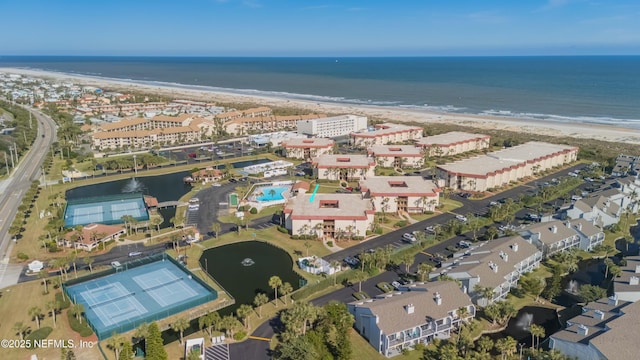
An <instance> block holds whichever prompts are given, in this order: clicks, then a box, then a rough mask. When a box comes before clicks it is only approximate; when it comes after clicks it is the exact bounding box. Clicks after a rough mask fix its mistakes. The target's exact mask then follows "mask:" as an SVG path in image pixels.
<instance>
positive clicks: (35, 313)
mask: <svg viewBox="0 0 640 360" xmlns="http://www.w3.org/2000/svg"><path fill="white" fill-rule="evenodd" d="M42 315H44V314H43V313H42V309H40V307H38V306H32V307H31V308H29V316H31V317H32V318H33V319H35V320H36V327H37V328H38V329H40V318H41V317H42Z"/></svg>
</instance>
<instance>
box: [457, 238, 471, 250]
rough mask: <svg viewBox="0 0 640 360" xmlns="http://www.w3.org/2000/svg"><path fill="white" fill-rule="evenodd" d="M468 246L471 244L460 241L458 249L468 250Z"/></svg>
mask: <svg viewBox="0 0 640 360" xmlns="http://www.w3.org/2000/svg"><path fill="white" fill-rule="evenodd" d="M470 246H471V243H469V242H468V241H464V240H462V241H460V242H458V247H459V248H461V249H466V248H468V247H470Z"/></svg>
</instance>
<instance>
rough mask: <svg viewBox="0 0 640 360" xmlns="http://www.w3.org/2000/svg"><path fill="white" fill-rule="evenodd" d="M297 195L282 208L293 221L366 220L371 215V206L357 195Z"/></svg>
mask: <svg viewBox="0 0 640 360" xmlns="http://www.w3.org/2000/svg"><path fill="white" fill-rule="evenodd" d="M311 196H313V195H312V194H298V195H297V196H295V197H293V198H291V199H289V201H288V202H287V204H286V205H285V207H284V212H285V213H291V218H292V219H293V220H306V219H319V220H350V219H353V220H366V219H367V218H368V217H367V215H369V214H373V213H374V210H373V205H372V204H371V201H369V200H368V199H363V198H362V196H361V195H358V194H315V196H314V199H313V202H312V201H310V199H311Z"/></svg>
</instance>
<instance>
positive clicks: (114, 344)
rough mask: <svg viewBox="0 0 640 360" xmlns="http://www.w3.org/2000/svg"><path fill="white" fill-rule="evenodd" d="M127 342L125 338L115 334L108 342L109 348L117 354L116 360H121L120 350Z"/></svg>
mask: <svg viewBox="0 0 640 360" xmlns="http://www.w3.org/2000/svg"><path fill="white" fill-rule="evenodd" d="M125 341H126V340H125V338H123V337H122V336H118V335H117V334H116V333H113V334H112V335H111V337H110V338H109V339H108V340H107V347H109V348H111V349H112V350H113V352H114V353H115V354H116V360H118V359H120V350H121V349H122V345H123V344H124V342H125Z"/></svg>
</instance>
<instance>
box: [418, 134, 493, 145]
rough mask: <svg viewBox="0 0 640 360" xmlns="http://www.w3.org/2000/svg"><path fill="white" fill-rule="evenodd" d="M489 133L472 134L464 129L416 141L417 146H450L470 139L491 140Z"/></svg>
mask: <svg viewBox="0 0 640 360" xmlns="http://www.w3.org/2000/svg"><path fill="white" fill-rule="evenodd" d="M490 138H491V137H490V136H489V135H481V134H471V133H467V132H462V131H451V132H448V133H444V134H439V135H432V136H427V137H423V138H422V139H420V140H417V141H416V145H417V146H432V145H440V146H450V145H456V144H461V143H465V142H469V141H480V140H489V139H490Z"/></svg>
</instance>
